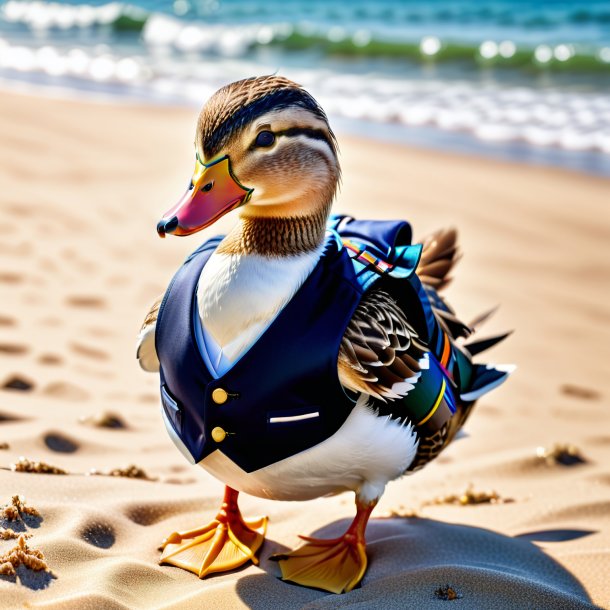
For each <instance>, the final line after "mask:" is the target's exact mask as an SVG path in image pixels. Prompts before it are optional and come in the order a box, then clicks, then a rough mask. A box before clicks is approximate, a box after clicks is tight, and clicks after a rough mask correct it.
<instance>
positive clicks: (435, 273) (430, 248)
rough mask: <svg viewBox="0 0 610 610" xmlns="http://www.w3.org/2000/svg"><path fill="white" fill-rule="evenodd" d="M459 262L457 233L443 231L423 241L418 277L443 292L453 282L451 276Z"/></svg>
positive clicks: (450, 230)
mask: <svg viewBox="0 0 610 610" xmlns="http://www.w3.org/2000/svg"><path fill="white" fill-rule="evenodd" d="M458 260H459V252H458V246H457V231H456V230H455V229H453V228H451V229H441V230H439V231H436V233H433V234H432V235H429V236H428V237H426V238H425V239H424V240H423V249H422V254H421V258H420V261H419V265H418V267H417V275H418V276H419V279H420V280H421V281H422V282H423V283H424V284H427V285H428V286H432V287H433V288H435V289H436V290H442V289H443V288H445V286H447V285H448V284H449V282H450V281H451V277H450V276H449V274H450V272H451V270H452V269H453V267H454V266H455V264H456V263H457V261H458Z"/></svg>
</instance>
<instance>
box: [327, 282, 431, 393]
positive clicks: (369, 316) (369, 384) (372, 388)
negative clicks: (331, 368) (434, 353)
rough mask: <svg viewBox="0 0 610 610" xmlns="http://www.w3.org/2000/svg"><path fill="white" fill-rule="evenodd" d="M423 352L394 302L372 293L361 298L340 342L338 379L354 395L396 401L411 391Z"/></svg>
mask: <svg viewBox="0 0 610 610" xmlns="http://www.w3.org/2000/svg"><path fill="white" fill-rule="evenodd" d="M426 351H427V348H426V346H425V345H424V344H423V343H422V342H421V340H420V339H419V337H418V336H417V333H416V332H415V330H414V329H413V327H412V326H411V325H410V324H409V322H408V320H407V319H406V317H405V314H404V313H403V312H402V311H401V309H400V308H399V307H398V305H397V303H396V301H394V299H392V298H391V297H390V295H388V294H387V293H386V292H384V291H382V290H374V291H371V292H370V293H367V294H366V295H365V296H364V298H363V299H362V301H361V303H360V304H359V306H358V308H357V309H356V311H355V312H354V315H353V317H352V319H351V320H350V323H349V325H348V327H347V329H346V331H345V334H344V336H343V339H342V341H341V348H340V351H339V360H338V369H339V379H340V381H341V383H342V384H343V386H344V387H346V388H348V389H350V390H353V391H355V392H364V393H366V394H369V395H371V396H374V397H375V398H379V399H381V400H388V399H390V400H392V399H397V398H400V397H402V396H405V395H406V394H407V393H408V392H409V391H410V390H412V389H413V387H414V386H413V383H416V381H417V377H418V376H419V374H420V368H421V367H420V365H419V360H420V359H421V358H422V356H423V355H424V353H425V352H426Z"/></svg>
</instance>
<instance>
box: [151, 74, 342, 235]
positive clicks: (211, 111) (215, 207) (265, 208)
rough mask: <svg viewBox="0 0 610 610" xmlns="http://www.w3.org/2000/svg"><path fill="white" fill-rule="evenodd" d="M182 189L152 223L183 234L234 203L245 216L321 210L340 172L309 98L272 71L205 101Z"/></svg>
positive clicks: (324, 123) (322, 119)
mask: <svg viewBox="0 0 610 610" xmlns="http://www.w3.org/2000/svg"><path fill="white" fill-rule="evenodd" d="M195 155H196V163H195V172H194V174H193V177H192V179H191V183H190V185H189V188H188V190H187V191H186V193H185V194H184V196H183V197H182V198H181V199H180V201H178V203H177V204H176V205H175V206H174V207H172V208H171V209H170V210H169V211H168V212H166V213H165V214H164V216H163V218H162V220H161V221H160V222H159V224H158V225H157V231H158V233H159V235H160V236H161V237H164V236H165V234H167V233H171V234H173V235H190V234H192V233H195V232H197V231H200V230H201V229H204V228H205V227H208V226H210V225H211V224H213V223H214V222H216V221H217V220H218V219H219V218H221V217H222V216H224V215H225V214H227V213H228V212H230V211H231V210H234V209H236V208H240V216H241V217H242V218H243V219H245V220H253V219H289V218H295V219H296V218H302V217H312V216H314V217H323V218H324V220H325V219H326V216H327V215H328V213H329V210H330V205H331V203H332V200H333V198H334V195H335V191H336V189H337V185H338V182H339V178H340V167H339V161H338V159H337V144H336V140H335V136H334V134H333V132H332V130H331V129H330V126H329V124H328V119H327V118H326V114H325V113H324V111H323V110H322V108H321V107H320V106H319V105H318V103H317V102H316V101H315V99H314V98H313V97H312V96H311V95H310V94H309V93H307V91H305V90H304V89H303V88H302V87H300V86H299V85H297V84H296V83H294V82H292V81H290V80H288V79H286V78H283V77H280V76H264V77H258V78H249V79H246V80H242V81H238V82H235V83H232V84H230V85H227V86H226V87H223V88H222V89H220V90H219V91H217V92H216V93H215V94H214V95H213V96H212V97H211V98H210V99H209V101H208V102H207V103H206V104H205V106H204V107H203V109H202V110H201V113H200V115H199V120H198V122H197V133H196V135H195Z"/></svg>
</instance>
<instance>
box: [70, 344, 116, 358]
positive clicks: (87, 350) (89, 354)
mask: <svg viewBox="0 0 610 610" xmlns="http://www.w3.org/2000/svg"><path fill="white" fill-rule="evenodd" d="M70 349H71V350H72V351H73V352H74V353H75V354H79V355H80V356H85V358H91V359H93V360H108V358H109V356H108V354H107V353H106V352H105V351H103V350H101V349H98V348H97V347H92V346H90V345H84V344H82V343H70Z"/></svg>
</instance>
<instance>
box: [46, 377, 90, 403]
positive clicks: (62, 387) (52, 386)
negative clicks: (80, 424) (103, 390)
mask: <svg viewBox="0 0 610 610" xmlns="http://www.w3.org/2000/svg"><path fill="white" fill-rule="evenodd" d="M43 393H44V394H46V395H47V396H52V397H53V398H63V399H65V400H86V399H87V398H89V394H88V392H85V390H83V389H82V388H80V387H78V386H77V385H74V384H72V383H68V382H67V381H54V382H53V383H49V384H48V385H46V386H45V387H44V389H43Z"/></svg>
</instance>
